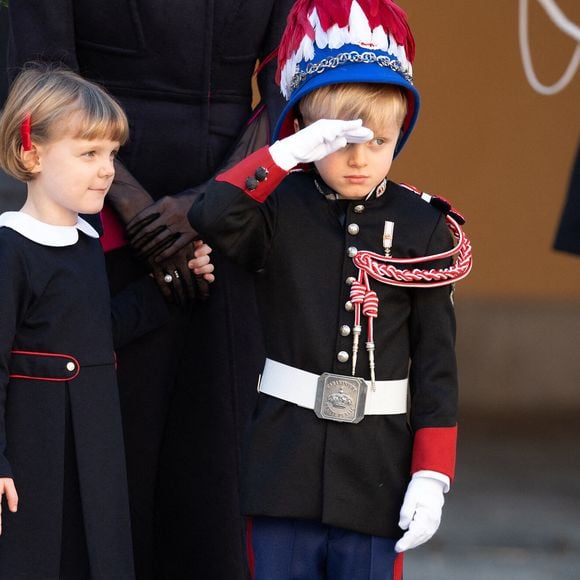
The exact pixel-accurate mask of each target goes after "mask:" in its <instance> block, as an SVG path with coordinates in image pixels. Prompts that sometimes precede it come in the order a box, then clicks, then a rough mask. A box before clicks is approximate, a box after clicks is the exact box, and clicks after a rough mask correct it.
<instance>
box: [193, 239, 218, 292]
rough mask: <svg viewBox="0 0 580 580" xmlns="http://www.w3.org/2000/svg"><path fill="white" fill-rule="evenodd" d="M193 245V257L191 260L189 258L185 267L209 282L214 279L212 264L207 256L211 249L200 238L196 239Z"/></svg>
mask: <svg viewBox="0 0 580 580" xmlns="http://www.w3.org/2000/svg"><path fill="white" fill-rule="evenodd" d="M194 246H195V251H194V252H193V255H194V256H195V257H194V258H193V259H192V260H189V262H188V263H187V267H188V268H189V269H190V270H191V271H192V272H193V273H194V274H195V275H196V276H201V277H202V278H203V279H204V280H205V281H206V282H208V283H211V282H213V281H214V280H215V276H214V274H213V271H214V265H213V264H212V263H211V261H210V257H209V255H210V254H211V251H212V250H211V248H210V247H209V246H208V245H207V244H205V243H204V242H203V241H202V240H196V241H195V242H194Z"/></svg>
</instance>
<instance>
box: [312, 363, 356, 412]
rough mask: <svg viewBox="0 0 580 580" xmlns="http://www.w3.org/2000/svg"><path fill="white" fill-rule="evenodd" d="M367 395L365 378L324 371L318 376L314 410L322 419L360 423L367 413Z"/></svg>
mask: <svg viewBox="0 0 580 580" xmlns="http://www.w3.org/2000/svg"><path fill="white" fill-rule="evenodd" d="M366 396H367V384H366V382H365V381H364V380H363V379H361V378H358V377H348V376H344V375H335V374H333V373H323V374H322V375H320V377H319V378H318V386H317V389H316V402H315V403H314V412H315V413H316V416H317V417H319V418H320V419H328V420H330V421H340V422H343V423H358V422H360V421H361V420H362V419H363V417H364V414H365V401H366Z"/></svg>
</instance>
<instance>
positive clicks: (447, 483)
mask: <svg viewBox="0 0 580 580" xmlns="http://www.w3.org/2000/svg"><path fill="white" fill-rule="evenodd" d="M416 477H430V478H431V479H436V480H437V481H440V482H441V483H443V484H444V485H445V487H444V489H443V493H447V492H448V491H449V490H450V489H451V480H450V479H449V477H448V476H447V475H444V474H443V473H439V471H430V470H429V469H422V470H421V471H416V472H415V473H413V477H412V479H415V478H416Z"/></svg>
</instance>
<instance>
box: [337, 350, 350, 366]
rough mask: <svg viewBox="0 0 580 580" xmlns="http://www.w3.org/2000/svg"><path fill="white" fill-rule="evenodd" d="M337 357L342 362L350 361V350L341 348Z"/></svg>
mask: <svg viewBox="0 0 580 580" xmlns="http://www.w3.org/2000/svg"><path fill="white" fill-rule="evenodd" d="M336 358H337V359H338V362H342V363H345V362H347V361H348V359H349V358H350V356H349V354H348V352H346V350H341V351H340V352H339V353H338V354H337V355H336Z"/></svg>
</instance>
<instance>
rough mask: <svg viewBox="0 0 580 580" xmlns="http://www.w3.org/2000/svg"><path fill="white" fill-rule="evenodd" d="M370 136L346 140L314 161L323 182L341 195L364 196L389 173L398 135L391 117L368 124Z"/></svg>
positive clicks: (395, 124)
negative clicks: (360, 140)
mask: <svg viewBox="0 0 580 580" xmlns="http://www.w3.org/2000/svg"><path fill="white" fill-rule="evenodd" d="M369 128H370V129H372V130H373V132H374V138H373V139H372V140H371V141H369V142H368V143H360V144H355V143H352V144H350V143H349V144H348V145H347V146H346V147H344V148H343V149H340V150H338V151H336V152H335V153H331V154H330V155H328V156H327V157H325V158H324V159H321V160H320V161H316V162H315V165H316V168H317V169H318V172H319V173H320V176H321V177H322V179H324V181H325V183H326V184H327V185H329V186H330V187H331V188H332V189H334V191H336V192H337V193H338V194H339V195H340V197H341V198H343V199H362V198H365V197H366V196H367V195H368V194H369V192H370V191H372V190H373V189H374V188H375V187H376V186H377V185H378V184H379V183H380V182H381V181H382V180H383V179H384V178H385V177H386V176H387V174H388V173H389V170H390V169H391V164H392V162H393V155H394V153H395V147H396V145H397V139H398V138H399V132H400V126H399V124H398V123H396V122H395V120H394V119H393V120H391V121H389V122H388V123H387V126H386V127H380V128H376V127H369Z"/></svg>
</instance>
